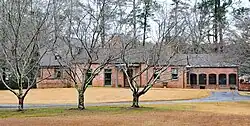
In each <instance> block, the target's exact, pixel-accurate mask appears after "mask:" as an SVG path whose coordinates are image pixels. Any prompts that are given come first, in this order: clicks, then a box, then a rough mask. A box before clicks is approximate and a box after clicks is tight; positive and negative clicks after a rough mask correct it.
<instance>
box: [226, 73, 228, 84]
mask: <svg viewBox="0 0 250 126" xmlns="http://www.w3.org/2000/svg"><path fill="white" fill-rule="evenodd" d="M226 80H227V83H226V84H227V86H229V74H226Z"/></svg>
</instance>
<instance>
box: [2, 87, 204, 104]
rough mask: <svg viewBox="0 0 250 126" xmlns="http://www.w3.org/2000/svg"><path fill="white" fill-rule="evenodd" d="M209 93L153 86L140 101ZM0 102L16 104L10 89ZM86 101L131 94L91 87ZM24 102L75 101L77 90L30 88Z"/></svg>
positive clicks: (113, 99) (123, 98) (126, 98)
mask: <svg viewBox="0 0 250 126" xmlns="http://www.w3.org/2000/svg"><path fill="white" fill-rule="evenodd" d="M208 95H209V90H198V89H173V88H171V89H168V88H153V89H152V90H150V91H149V92H148V93H147V94H145V95H143V96H142V97H141V99H140V100H141V101H147V100H178V99H192V98H201V97H206V96H208ZM0 96H3V97H1V98H0V104H5V103H9V104H16V102H17V99H16V97H15V96H14V94H12V93H11V92H10V91H0ZM85 96H86V103H101V102H118V101H131V100H132V94H131V91H130V90H129V89H125V88H100V87H91V88H88V89H87V91H86V95H85ZM25 103H28V104H50V103H54V104H65V103H73V104H74V103H77V92H76V90H75V89H74V88H53V89H32V90H31V91H30V92H29V93H28V95H27V97H26V98H25Z"/></svg>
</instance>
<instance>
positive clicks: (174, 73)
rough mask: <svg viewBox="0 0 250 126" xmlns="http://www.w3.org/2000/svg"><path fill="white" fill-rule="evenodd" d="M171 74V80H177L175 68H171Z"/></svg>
mask: <svg viewBox="0 0 250 126" xmlns="http://www.w3.org/2000/svg"><path fill="white" fill-rule="evenodd" d="M171 73H172V80H176V79H178V69H177V68H172V69H171Z"/></svg>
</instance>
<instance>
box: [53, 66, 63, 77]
mask: <svg viewBox="0 0 250 126" xmlns="http://www.w3.org/2000/svg"><path fill="white" fill-rule="evenodd" d="M54 78H55V79H58V78H62V69H60V68H55V72H54Z"/></svg>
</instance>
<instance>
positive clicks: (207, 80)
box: [206, 74, 209, 85]
mask: <svg viewBox="0 0 250 126" xmlns="http://www.w3.org/2000/svg"><path fill="white" fill-rule="evenodd" d="M206 82H207V85H209V74H206Z"/></svg>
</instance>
